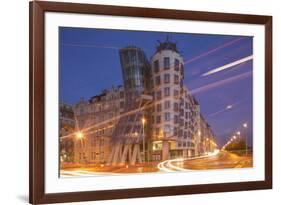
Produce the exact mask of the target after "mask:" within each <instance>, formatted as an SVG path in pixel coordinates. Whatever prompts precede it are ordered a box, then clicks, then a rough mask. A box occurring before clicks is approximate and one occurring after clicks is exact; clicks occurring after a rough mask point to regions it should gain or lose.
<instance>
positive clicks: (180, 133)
mask: <svg viewBox="0 0 281 205" xmlns="http://www.w3.org/2000/svg"><path fill="white" fill-rule="evenodd" d="M160 130H161V129H160V128H159V127H157V128H155V135H156V136H159V135H161V134H163V135H164V134H165V133H171V132H172V131H173V135H174V136H178V137H179V138H184V139H187V138H190V139H192V138H193V134H192V132H191V131H183V130H182V129H180V128H177V127H174V128H173V129H172V127H171V125H168V124H167V125H164V132H160Z"/></svg>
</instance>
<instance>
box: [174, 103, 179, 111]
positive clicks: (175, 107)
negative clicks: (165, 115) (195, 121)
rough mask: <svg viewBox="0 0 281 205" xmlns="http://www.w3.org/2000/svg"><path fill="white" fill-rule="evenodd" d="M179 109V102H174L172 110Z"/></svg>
mask: <svg viewBox="0 0 281 205" xmlns="http://www.w3.org/2000/svg"><path fill="white" fill-rule="evenodd" d="M178 110H179V104H178V103H176V102H175V103H174V111H178Z"/></svg>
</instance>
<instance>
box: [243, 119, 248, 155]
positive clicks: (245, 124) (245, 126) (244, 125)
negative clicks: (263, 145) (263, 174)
mask: <svg viewBox="0 0 281 205" xmlns="http://www.w3.org/2000/svg"><path fill="white" fill-rule="evenodd" d="M243 127H244V128H245V144H246V156H247V155H248V143H247V130H246V129H247V127H248V125H247V123H244V124H243Z"/></svg>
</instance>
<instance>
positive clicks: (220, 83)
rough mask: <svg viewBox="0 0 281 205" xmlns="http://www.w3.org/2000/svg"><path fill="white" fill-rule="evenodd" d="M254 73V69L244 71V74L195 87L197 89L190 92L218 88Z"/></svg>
mask: <svg viewBox="0 0 281 205" xmlns="http://www.w3.org/2000/svg"><path fill="white" fill-rule="evenodd" d="M252 74H253V72H252V71H249V72H245V73H242V74H239V75H236V76H232V77H229V78H226V79H223V80H220V81H217V82H214V83H210V84H207V85H204V86H201V87H199V88H195V89H193V90H191V91H190V93H192V94H195V93H199V92H205V91H207V90H210V89H213V88H217V87H219V86H222V85H225V84H228V83H232V82H234V81H237V80H241V79H244V78H247V77H250V76H251V75H252Z"/></svg>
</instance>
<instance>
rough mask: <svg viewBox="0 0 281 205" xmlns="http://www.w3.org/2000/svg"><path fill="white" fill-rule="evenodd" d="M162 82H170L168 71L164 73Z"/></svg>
mask: <svg viewBox="0 0 281 205" xmlns="http://www.w3.org/2000/svg"><path fill="white" fill-rule="evenodd" d="M164 83H170V74H169V73H166V74H164Z"/></svg>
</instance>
